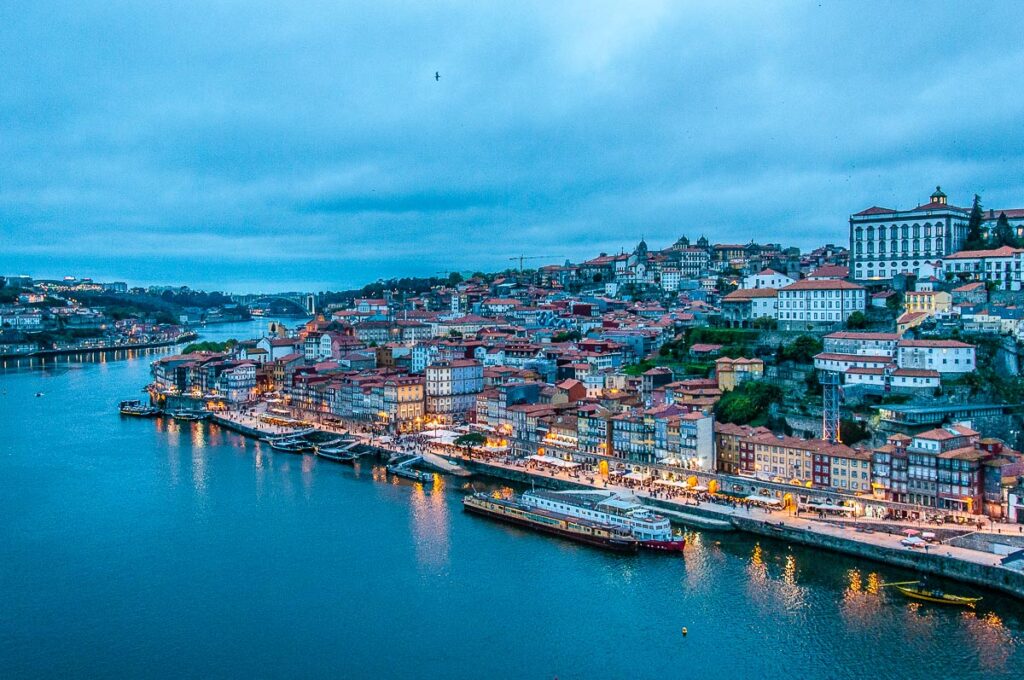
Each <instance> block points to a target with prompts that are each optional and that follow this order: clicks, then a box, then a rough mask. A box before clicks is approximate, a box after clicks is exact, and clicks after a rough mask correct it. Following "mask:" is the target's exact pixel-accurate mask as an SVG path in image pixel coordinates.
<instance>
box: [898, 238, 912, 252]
mask: <svg viewBox="0 0 1024 680" xmlns="http://www.w3.org/2000/svg"><path fill="white" fill-rule="evenodd" d="M909 243H910V242H909V241H907V239H906V238H904V239H903V241H901V242H900V250H902V251H903V252H904V253H906V252H907V250H908V246H909Z"/></svg>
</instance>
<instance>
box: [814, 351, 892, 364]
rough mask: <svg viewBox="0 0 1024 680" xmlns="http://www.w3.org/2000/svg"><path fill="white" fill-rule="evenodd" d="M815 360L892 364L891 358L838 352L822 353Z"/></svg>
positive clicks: (816, 355)
mask: <svg viewBox="0 0 1024 680" xmlns="http://www.w3.org/2000/svg"><path fill="white" fill-rule="evenodd" d="M814 358H815V359H821V360H822V361H863V362H864V363H868V364H888V363H891V362H892V358H890V357H884V356H874V355H870V354H839V353H836V352H822V353H820V354H815V355H814Z"/></svg>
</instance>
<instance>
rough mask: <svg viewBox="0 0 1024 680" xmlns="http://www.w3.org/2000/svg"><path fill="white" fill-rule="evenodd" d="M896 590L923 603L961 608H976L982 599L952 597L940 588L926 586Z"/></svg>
mask: <svg viewBox="0 0 1024 680" xmlns="http://www.w3.org/2000/svg"><path fill="white" fill-rule="evenodd" d="M896 590H898V591H900V592H901V593H903V594H904V595H906V596H907V597H909V598H911V599H913V600H921V601H923V602H934V603H936V604H951V605H956V606H960V607H972V608H973V607H974V605H976V604H977V603H978V602H979V601H980V600H981V598H980V597H964V596H962V595H950V594H949V593H945V592H943V591H941V590H939V589H938V588H929V587H927V586H924V585H916V586H914V585H906V586H896Z"/></svg>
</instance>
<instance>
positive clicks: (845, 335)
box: [825, 331, 900, 340]
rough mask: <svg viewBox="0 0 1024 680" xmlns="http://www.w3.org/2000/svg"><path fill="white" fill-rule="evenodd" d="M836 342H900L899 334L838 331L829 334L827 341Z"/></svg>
mask: <svg viewBox="0 0 1024 680" xmlns="http://www.w3.org/2000/svg"><path fill="white" fill-rule="evenodd" d="M830 338H832V339H835V340H899V339H900V334H899V333H854V332H850V331H837V332H835V333H829V334H828V335H826V336H825V339H826V340H828V339H830Z"/></svg>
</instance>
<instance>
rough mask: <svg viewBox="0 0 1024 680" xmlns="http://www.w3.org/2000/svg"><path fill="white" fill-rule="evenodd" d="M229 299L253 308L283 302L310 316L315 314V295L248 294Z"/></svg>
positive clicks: (297, 293) (296, 293)
mask: <svg viewBox="0 0 1024 680" xmlns="http://www.w3.org/2000/svg"><path fill="white" fill-rule="evenodd" d="M231 299H232V300H233V301H235V302H237V303H238V304H240V305H245V306H246V307H255V306H259V305H261V304H269V303H271V302H275V301H276V302H285V303H288V304H291V305H292V306H294V307H297V308H298V309H301V310H303V311H304V312H306V313H307V314H310V315H313V314H316V309H317V305H316V300H317V295H316V293H300V292H294V291H293V292H288V293H250V294H247V295H232V296H231Z"/></svg>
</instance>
